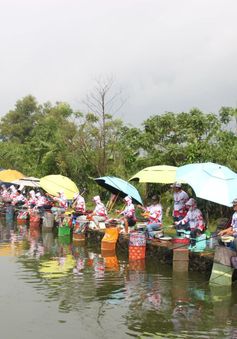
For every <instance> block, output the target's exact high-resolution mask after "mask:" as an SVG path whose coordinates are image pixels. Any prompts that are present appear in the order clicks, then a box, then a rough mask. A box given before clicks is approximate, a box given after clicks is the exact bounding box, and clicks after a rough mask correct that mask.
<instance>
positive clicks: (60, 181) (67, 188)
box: [40, 174, 79, 199]
mask: <svg viewBox="0 0 237 339" xmlns="http://www.w3.org/2000/svg"><path fill="white" fill-rule="evenodd" d="M40 187H42V188H43V189H44V190H45V191H46V192H48V193H49V194H51V195H54V196H57V195H58V192H61V191H63V193H64V194H65V196H66V198H67V199H73V197H74V195H75V193H78V192H79V190H78V188H77V185H76V184H75V183H74V182H73V181H72V180H71V179H69V178H68V177H65V176H63V175H60V174H55V175H47V176H45V177H43V178H41V179H40Z"/></svg>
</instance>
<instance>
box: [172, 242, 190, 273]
mask: <svg viewBox="0 0 237 339" xmlns="http://www.w3.org/2000/svg"><path fill="white" fill-rule="evenodd" d="M188 264H189V250H188V249H187V248H176V249H173V271H176V272H186V271H188Z"/></svg>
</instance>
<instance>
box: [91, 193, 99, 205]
mask: <svg viewBox="0 0 237 339" xmlns="http://www.w3.org/2000/svg"><path fill="white" fill-rule="evenodd" d="M92 200H93V201H94V202H96V203H99V202H100V196H99V195H96V196H95V197H93V199H92Z"/></svg>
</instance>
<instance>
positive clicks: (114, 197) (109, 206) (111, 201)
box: [107, 194, 119, 212]
mask: <svg viewBox="0 0 237 339" xmlns="http://www.w3.org/2000/svg"><path fill="white" fill-rule="evenodd" d="M118 196H119V194H117V195H112V196H111V198H110V199H109V201H108V203H107V209H108V211H109V212H110V211H111V210H112V208H113V207H114V204H115V203H116V201H117V199H118Z"/></svg>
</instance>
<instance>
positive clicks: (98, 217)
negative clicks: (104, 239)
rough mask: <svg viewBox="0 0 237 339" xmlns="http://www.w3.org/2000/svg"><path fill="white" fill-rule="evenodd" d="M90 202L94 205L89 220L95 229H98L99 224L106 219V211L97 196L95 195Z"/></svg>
mask: <svg viewBox="0 0 237 339" xmlns="http://www.w3.org/2000/svg"><path fill="white" fill-rule="evenodd" d="M92 200H93V201H94V203H95V204H96V205H95V208H94V211H93V212H92V214H91V215H90V217H91V220H92V221H94V223H95V225H96V227H97V228H98V229H99V222H100V221H105V220H106V219H107V209H106V207H105V205H104V204H103V203H102V202H101V200H100V196H99V195H96V196H95V197H94V198H93V199H92Z"/></svg>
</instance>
